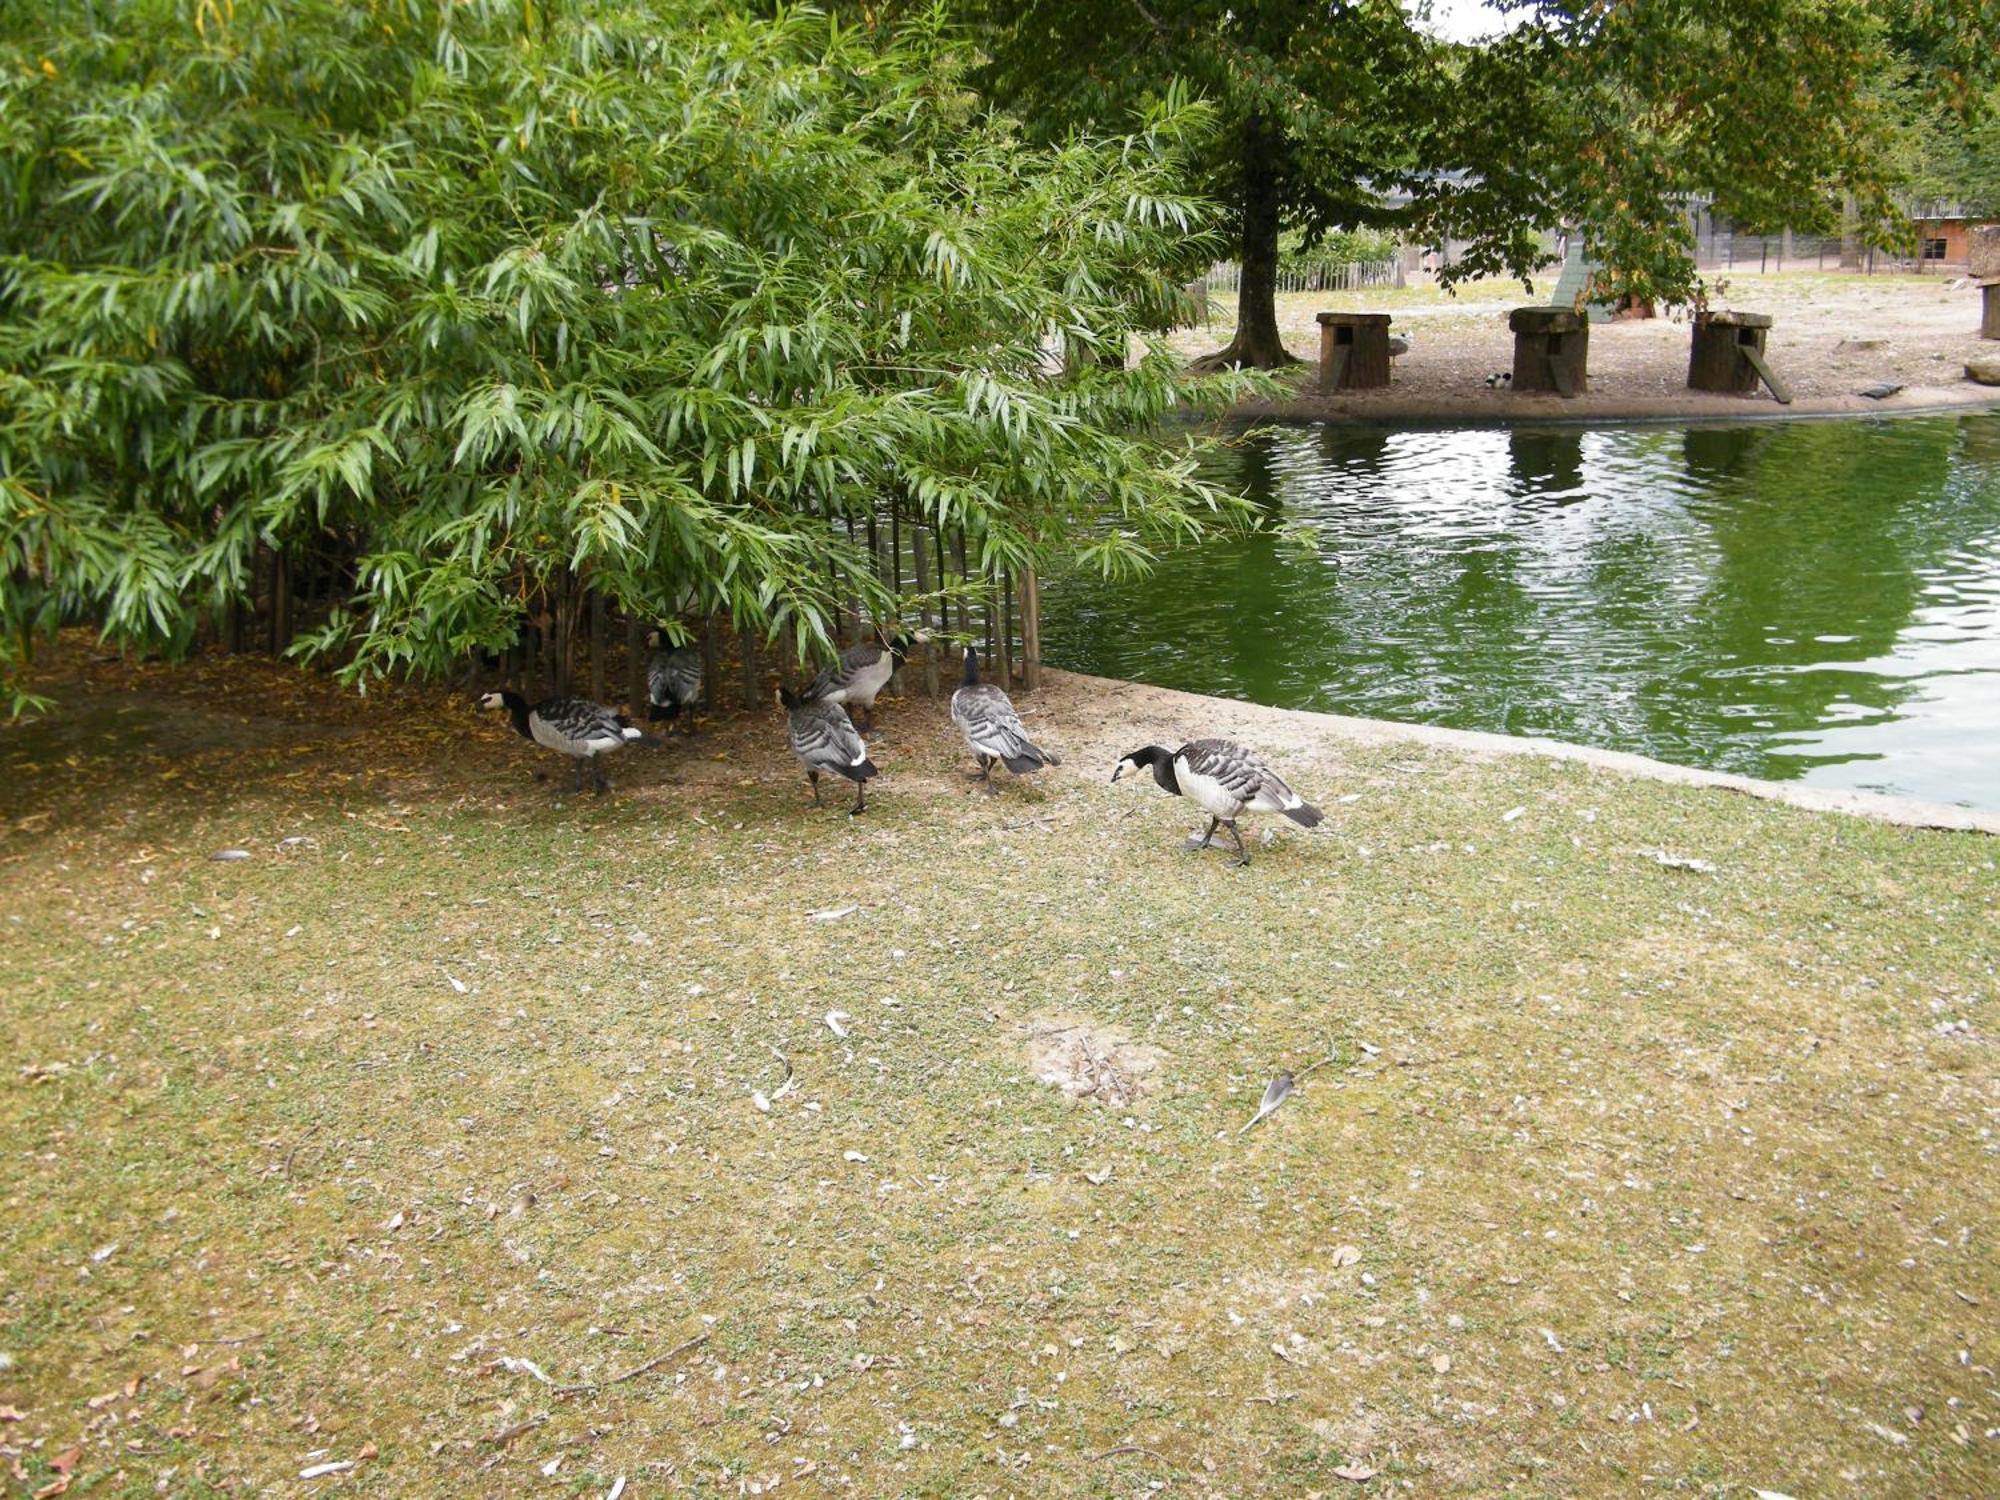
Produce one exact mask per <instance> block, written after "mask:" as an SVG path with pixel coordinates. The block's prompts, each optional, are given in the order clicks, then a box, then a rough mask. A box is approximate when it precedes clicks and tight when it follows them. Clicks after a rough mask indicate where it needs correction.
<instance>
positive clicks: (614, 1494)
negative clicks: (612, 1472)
mask: <svg viewBox="0 0 2000 1500" xmlns="http://www.w3.org/2000/svg"><path fill="white" fill-rule="evenodd" d="M624 1493H625V1476H624V1475H623V1474H620V1475H619V1476H618V1482H617V1483H616V1484H614V1485H612V1486H611V1488H610V1489H608V1490H606V1491H605V1492H604V1500H618V1497H619V1496H620V1495H622V1494H624Z"/></svg>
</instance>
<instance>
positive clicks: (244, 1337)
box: [188, 1333, 264, 1344]
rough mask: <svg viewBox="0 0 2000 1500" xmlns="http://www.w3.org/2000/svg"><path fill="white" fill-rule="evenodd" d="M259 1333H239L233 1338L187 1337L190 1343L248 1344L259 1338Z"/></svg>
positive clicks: (260, 1335) (261, 1335)
mask: <svg viewBox="0 0 2000 1500" xmlns="http://www.w3.org/2000/svg"><path fill="white" fill-rule="evenodd" d="M263 1336H264V1335H263V1334H261V1333H240V1334H238V1335H237V1336H236V1337H235V1338H233V1339H189V1340H188V1342H189V1343H190V1344H249V1343H254V1342H255V1341H256V1340H258V1339H261V1338H262V1337H263Z"/></svg>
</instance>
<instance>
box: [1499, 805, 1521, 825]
mask: <svg viewBox="0 0 2000 1500" xmlns="http://www.w3.org/2000/svg"><path fill="white" fill-rule="evenodd" d="M1527 810H1528V809H1527V808H1525V807H1510V808H1508V809H1507V810H1506V811H1505V812H1503V813H1502V814H1500V821H1501V822H1503V823H1511V822H1513V821H1514V820H1515V819H1516V818H1518V817H1520V816H1521V814H1522V813H1524V812H1526V811H1527Z"/></svg>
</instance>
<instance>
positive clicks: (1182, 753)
mask: <svg viewBox="0 0 2000 1500" xmlns="http://www.w3.org/2000/svg"><path fill="white" fill-rule="evenodd" d="M1127 767H1130V768H1131V769H1132V770H1134V771H1139V770H1142V769H1145V768H1147V767H1151V768H1152V772H1153V779H1154V780H1155V781H1157V782H1159V784H1160V785H1161V786H1163V787H1165V788H1166V789H1167V790H1168V791H1170V792H1172V793H1174V795H1175V796H1179V797H1190V798H1192V799H1193V800H1194V802H1195V803H1196V804H1197V805H1198V806H1199V807H1200V808H1201V809H1202V810H1203V811H1204V812H1206V813H1207V814H1208V831H1207V832H1206V833H1202V834H1198V835H1195V836H1192V837H1190V838H1189V839H1188V847H1189V848H1190V849H1197V850H1199V849H1206V848H1207V847H1208V846H1209V842H1210V840H1212V839H1213V838H1214V837H1215V829H1216V825H1217V824H1218V823H1219V824H1221V825H1222V826H1224V827H1226V828H1227V829H1228V830H1229V836H1230V837H1231V838H1232V839H1234V840H1236V861H1235V862H1236V864H1238V865H1247V864H1249V863H1250V851H1249V850H1248V849H1246V848H1244V847H1243V835H1242V834H1241V833H1239V832H1237V829H1236V819H1237V818H1238V817H1239V816H1241V815H1242V814H1243V813H1246V812H1274V813H1283V814H1284V815H1285V816H1286V817H1288V818H1290V819H1291V820H1292V821H1293V822H1294V823H1297V824H1298V825H1299V826H1300V827H1302V828H1311V827H1314V826H1315V825H1316V824H1318V822H1319V821H1320V819H1321V818H1322V817H1324V816H1325V814H1323V813H1322V812H1321V811H1320V810H1319V809H1318V808H1316V807H1314V806H1313V805H1312V804H1311V803H1310V802H1308V801H1306V800H1305V798H1303V797H1301V796H1300V795H1299V794H1298V793H1297V792H1295V791H1293V790H1292V789H1291V788H1290V787H1288V786H1286V785H1285V782H1284V778H1283V777H1281V776H1279V775H1278V773H1277V772H1276V771H1273V770H1272V769H1271V768H1270V767H1269V766H1267V765H1265V764H1264V763H1263V762H1262V761H1261V760H1259V759H1257V757H1256V756H1254V755H1252V754H1251V753H1250V752H1249V751H1248V750H1246V749H1244V748H1243V747H1242V746H1241V745H1239V744H1237V743H1236V742H1235V741H1234V740H1190V741H1189V742H1188V743H1187V744H1185V745H1183V746H1181V747H1180V749H1178V750H1169V749H1167V748H1166V747H1165V746H1163V745H1147V746H1145V747H1144V748H1143V749H1139V750H1134V751H1133V752H1132V753H1131V754H1130V755H1128V756H1126V757H1125V758H1124V759H1123V760H1121V761H1119V762H1118V768H1117V769H1116V770H1115V771H1113V772H1112V773H1111V779H1112V780H1113V781H1116V780H1117V779H1118V778H1119V777H1120V776H1122V775H1124V774H1125V771H1126V768H1127Z"/></svg>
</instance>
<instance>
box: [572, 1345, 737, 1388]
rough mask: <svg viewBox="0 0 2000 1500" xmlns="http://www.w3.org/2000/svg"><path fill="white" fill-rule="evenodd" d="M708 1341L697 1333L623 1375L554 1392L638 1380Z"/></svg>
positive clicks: (591, 1381)
mask: <svg viewBox="0 0 2000 1500" xmlns="http://www.w3.org/2000/svg"><path fill="white" fill-rule="evenodd" d="M707 1342H708V1334H707V1333H705V1332H703V1333H697V1334H696V1335H695V1336H694V1337H693V1338H691V1339H689V1340H687V1341H686V1342H685V1343H680V1344H676V1345H674V1347H673V1348H671V1349H669V1350H668V1351H667V1352H666V1353H665V1354H656V1355H654V1356H653V1357H652V1358H651V1359H649V1360H647V1361H646V1362H645V1363H644V1364H643V1365H634V1366H633V1367H632V1368H631V1369H629V1370H627V1371H626V1372H625V1373H624V1374H623V1375H613V1376H610V1377H608V1378H607V1379H604V1380H580V1381H578V1382H577V1383H576V1384H575V1385H559V1386H556V1387H554V1388H553V1389H554V1394H555V1395H558V1396H574V1395H577V1394H578V1393H579V1392H582V1391H594V1390H597V1389H598V1388H599V1387H600V1386H607V1385H618V1384H621V1383H622V1382H624V1381H627V1380H637V1379H638V1378H639V1377H640V1376H641V1375H644V1374H646V1373H647V1372H648V1371H650V1370H657V1369H659V1367H660V1366H661V1365H663V1364H665V1363H667V1361H669V1360H671V1359H678V1358H679V1357H680V1356H681V1355H683V1354H685V1353H687V1352H688V1351H689V1350H690V1349H698V1348H700V1347H701V1346H702V1345H703V1344H705V1343H707Z"/></svg>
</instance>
